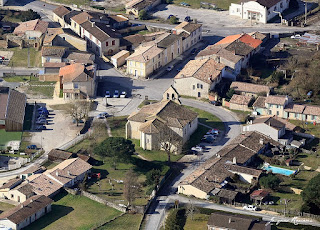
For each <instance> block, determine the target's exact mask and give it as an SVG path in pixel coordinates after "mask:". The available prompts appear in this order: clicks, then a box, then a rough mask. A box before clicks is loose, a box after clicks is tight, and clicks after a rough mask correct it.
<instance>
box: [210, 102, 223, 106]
mask: <svg viewBox="0 0 320 230" xmlns="http://www.w3.org/2000/svg"><path fill="white" fill-rule="evenodd" d="M209 103H210V104H212V105H215V106H219V105H221V103H220V102H219V101H210V102H209Z"/></svg>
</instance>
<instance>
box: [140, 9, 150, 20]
mask: <svg viewBox="0 0 320 230" xmlns="http://www.w3.org/2000/svg"><path fill="white" fill-rule="evenodd" d="M148 18H149V15H148V13H147V11H145V10H141V11H140V12H139V19H140V20H147V19H148Z"/></svg>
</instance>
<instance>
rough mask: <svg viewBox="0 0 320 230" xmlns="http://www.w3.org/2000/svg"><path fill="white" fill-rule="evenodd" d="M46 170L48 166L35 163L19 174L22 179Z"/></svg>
mask: <svg viewBox="0 0 320 230" xmlns="http://www.w3.org/2000/svg"><path fill="white" fill-rule="evenodd" d="M44 171H46V168H45V167H44V166H38V165H33V166H31V167H29V168H27V169H26V170H25V171H23V172H21V173H20V175H19V176H20V178H21V179H22V180H24V179H26V178H28V177H29V176H32V175H35V174H40V173H43V172H44Z"/></svg>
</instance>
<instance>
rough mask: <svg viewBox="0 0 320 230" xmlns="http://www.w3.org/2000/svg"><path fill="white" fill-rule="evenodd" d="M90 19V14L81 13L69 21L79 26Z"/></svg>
mask: <svg viewBox="0 0 320 230" xmlns="http://www.w3.org/2000/svg"><path fill="white" fill-rule="evenodd" d="M91 18H93V17H92V16H91V15H90V14H88V13H87V12H82V13H80V14H77V15H75V16H73V17H72V18H71V19H72V20H73V21H75V22H76V23H77V24H79V25H81V24H82V23H84V22H86V21H88V20H90V19H91Z"/></svg>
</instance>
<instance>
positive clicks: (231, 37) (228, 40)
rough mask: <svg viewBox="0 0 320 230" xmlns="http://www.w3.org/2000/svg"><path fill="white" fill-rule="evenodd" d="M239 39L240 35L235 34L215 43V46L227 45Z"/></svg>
mask: <svg viewBox="0 0 320 230" xmlns="http://www.w3.org/2000/svg"><path fill="white" fill-rule="evenodd" d="M240 37H241V34H235V35H230V36H227V37H225V38H224V39H222V40H220V41H219V42H217V43H216V44H215V45H222V44H229V43H232V42H234V41H235V40H237V39H239V38H240Z"/></svg>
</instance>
